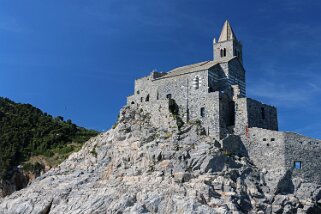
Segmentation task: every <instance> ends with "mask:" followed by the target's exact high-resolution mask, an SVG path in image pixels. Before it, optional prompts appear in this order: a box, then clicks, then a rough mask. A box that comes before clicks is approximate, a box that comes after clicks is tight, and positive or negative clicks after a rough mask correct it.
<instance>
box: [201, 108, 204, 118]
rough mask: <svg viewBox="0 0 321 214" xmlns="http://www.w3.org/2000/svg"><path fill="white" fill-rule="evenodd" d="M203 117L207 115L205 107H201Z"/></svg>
mask: <svg viewBox="0 0 321 214" xmlns="http://www.w3.org/2000/svg"><path fill="white" fill-rule="evenodd" d="M201 117H205V108H204V107H202V108H201Z"/></svg>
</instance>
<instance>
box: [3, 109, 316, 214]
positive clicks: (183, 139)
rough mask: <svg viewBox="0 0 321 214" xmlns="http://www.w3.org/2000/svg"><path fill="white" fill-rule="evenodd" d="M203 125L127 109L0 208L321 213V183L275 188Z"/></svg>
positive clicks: (28, 210) (13, 210)
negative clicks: (157, 123) (286, 190)
mask: <svg viewBox="0 0 321 214" xmlns="http://www.w3.org/2000/svg"><path fill="white" fill-rule="evenodd" d="M175 119H177V118H175V117H173V120H175ZM173 124H175V123H173ZM200 129H201V127H200V124H198V123H194V124H184V125H183V126H182V127H180V128H178V127H176V126H173V127H171V128H170V129H167V130H163V129H159V128H157V127H154V126H153V125H152V123H151V122H150V117H149V115H148V114H145V113H144V112H143V111H141V110H133V109H130V108H129V107H125V108H124V109H123V110H122V111H121V114H120V118H119V120H118V122H117V124H116V127H115V128H114V129H111V130H109V131H108V132H106V133H103V134H101V135H99V136H97V137H95V138H92V139H91V140H89V141H88V142H87V143H86V144H85V145H84V146H83V148H82V149H81V150H80V151H79V152H77V153H74V154H72V155H71V156H70V157H69V158H68V159H67V160H66V161H64V162H63V163H62V164H60V165H59V166H58V167H57V168H54V169H51V170H50V171H48V172H47V173H45V174H43V175H41V176H40V177H38V178H36V179H35V180H34V181H33V182H32V183H31V184H30V185H29V186H28V187H27V188H25V189H22V190H20V191H17V192H15V193H13V194H12V195H10V196H8V197H6V198H3V199H0V213H1V214H2V213H3V214H7V213H21V214H22V213H23V214H26V213H59V214H60V213H320V212H321V210H320V208H319V205H320V204H318V203H321V187H320V186H318V185H315V184H308V183H302V182H301V181H298V180H296V181H293V183H294V184H295V185H293V186H294V187H293V188H294V190H293V192H292V193H291V194H287V195H284V194H283V195H281V193H278V192H272V190H270V188H269V187H268V186H266V184H265V181H264V172H261V171H260V170H259V169H258V168H256V166H254V165H253V164H252V162H251V161H250V160H249V159H248V158H247V157H246V156H242V154H235V153H233V152H229V151H226V150H227V149H228V148H229V147H231V148H232V149H235V148H234V147H233V144H232V143H231V142H232V140H233V138H235V137H233V138H232V137H231V138H229V139H227V140H225V141H224V142H223V148H221V144H220V143H219V142H218V141H217V140H215V139H213V138H211V137H208V136H206V135H204V133H203V132H199V131H198V130H200Z"/></svg>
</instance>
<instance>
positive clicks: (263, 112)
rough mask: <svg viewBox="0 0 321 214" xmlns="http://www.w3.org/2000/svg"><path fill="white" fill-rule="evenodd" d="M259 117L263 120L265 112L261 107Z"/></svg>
mask: <svg viewBox="0 0 321 214" xmlns="http://www.w3.org/2000/svg"><path fill="white" fill-rule="evenodd" d="M261 117H262V119H263V120H265V110H264V108H263V107H262V108H261Z"/></svg>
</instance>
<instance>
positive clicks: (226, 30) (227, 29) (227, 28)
mask: <svg viewBox="0 0 321 214" xmlns="http://www.w3.org/2000/svg"><path fill="white" fill-rule="evenodd" d="M233 39H235V40H237V39H236V36H235V34H234V32H233V29H232V27H231V24H230V23H229V21H228V20H226V21H225V22H224V25H223V28H222V32H221V35H220V38H219V39H218V42H223V41H227V40H233Z"/></svg>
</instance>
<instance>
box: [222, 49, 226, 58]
mask: <svg viewBox="0 0 321 214" xmlns="http://www.w3.org/2000/svg"><path fill="white" fill-rule="evenodd" d="M223 52H224V53H223V55H224V56H226V48H224V51H223Z"/></svg>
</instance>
